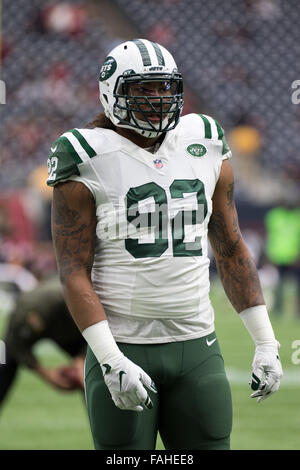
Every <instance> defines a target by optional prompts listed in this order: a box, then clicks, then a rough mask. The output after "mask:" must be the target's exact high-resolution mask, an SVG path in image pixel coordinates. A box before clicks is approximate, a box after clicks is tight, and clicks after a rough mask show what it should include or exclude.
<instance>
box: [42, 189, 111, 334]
mask: <svg viewBox="0 0 300 470" xmlns="http://www.w3.org/2000/svg"><path fill="white" fill-rule="evenodd" d="M51 224H52V238H53V242H54V247H55V251H56V259H57V264H58V270H59V274H60V279H61V282H62V285H63V289H64V296H65V300H66V303H67V305H68V308H69V310H70V312H71V314H72V317H73V319H74V321H75V323H76V324H77V326H78V328H79V329H80V331H83V330H84V329H85V328H87V327H89V326H90V325H92V324H94V323H97V322H99V321H101V320H105V319H106V316H105V312H104V309H103V307H102V305H101V302H100V300H99V298H98V296H97V294H96V293H95V291H94V289H93V286H92V283H91V269H92V266H93V259H94V240H95V236H96V210H95V203H94V199H93V196H92V193H91V192H90V191H89V190H88V189H87V188H86V186H84V185H83V184H82V183H78V182H73V181H68V182H66V183H60V184H58V185H57V186H55V188H54V191H53V203H52V217H51Z"/></svg>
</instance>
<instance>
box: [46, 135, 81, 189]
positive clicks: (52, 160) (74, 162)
mask: <svg viewBox="0 0 300 470" xmlns="http://www.w3.org/2000/svg"><path fill="white" fill-rule="evenodd" d="M80 163H82V160H81V159H80V157H79V155H78V154H77V152H76V151H75V150H74V148H73V147H72V145H71V143H70V142H69V140H68V139H67V137H65V136H64V135H62V136H61V137H59V138H58V139H57V140H56V141H55V142H54V144H53V145H52V147H51V149H50V155H49V158H48V160H47V165H48V179H47V185H48V186H55V185H56V184H57V183H59V182H60V181H62V180H66V179H69V178H70V177H72V176H77V175H79V174H80V172H79V169H78V164H80Z"/></svg>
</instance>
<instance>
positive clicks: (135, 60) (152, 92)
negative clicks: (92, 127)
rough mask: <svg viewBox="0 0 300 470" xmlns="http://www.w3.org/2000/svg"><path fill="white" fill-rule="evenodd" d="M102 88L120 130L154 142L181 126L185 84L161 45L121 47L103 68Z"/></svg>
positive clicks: (106, 105) (108, 113)
mask: <svg viewBox="0 0 300 470" xmlns="http://www.w3.org/2000/svg"><path fill="white" fill-rule="evenodd" d="M129 67H131V68H129ZM99 87H100V100H101V103H102V105H103V107H104V111H105V114H106V116H107V117H108V118H109V119H110V120H111V121H112V122H113V124H115V125H116V126H119V127H124V128H128V129H132V130H134V131H135V132H137V133H139V134H141V135H143V136H144V137H148V138H150V137H155V136H159V135H160V134H162V133H163V132H167V131H169V130H171V129H174V128H175V127H176V125H177V124H178V121H179V118H180V114H181V111H182V107H183V80H182V76H181V74H180V73H179V72H178V70H177V67H176V63H175V61H174V59H173V57H172V56H171V54H170V53H169V52H168V51H167V50H166V49H165V48H163V47H162V46H159V45H158V44H155V43H151V42H150V41H148V40H145V39H143V40H140V39H139V40H134V41H127V42H126V43H123V44H121V45H120V46H117V47H116V48H115V49H114V50H113V51H111V53H110V54H109V56H108V57H107V59H106V61H105V62H104V65H103V66H102V68H101V71H100V78H99Z"/></svg>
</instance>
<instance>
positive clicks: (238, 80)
mask: <svg viewBox="0 0 300 470" xmlns="http://www.w3.org/2000/svg"><path fill="white" fill-rule="evenodd" d="M1 9H2V40H1V80H3V81H4V82H5V84H6V104H5V105H0V106H1V108H0V112H1V120H0V132H1V133H0V135H1V154H0V164H1V170H0V314H1V316H0V319H1V321H0V323H1V329H3V328H4V325H5V323H6V321H7V318H8V316H9V312H10V311H11V309H12V307H13V304H14V301H15V297H16V295H17V293H18V291H22V290H30V289H31V288H32V287H33V286H34V285H35V284H36V283H37V282H38V281H39V280H40V279H44V278H45V277H47V276H49V275H51V274H53V273H54V272H55V271H56V264H55V258H54V253H53V249H52V243H51V234H50V205H51V190H50V189H49V188H47V187H46V185H45V179H46V172H47V169H46V165H45V164H46V160H47V156H48V154H49V149H50V146H51V145H52V143H53V142H54V141H55V140H56V138H57V137H58V136H59V135H60V134H61V133H63V132H65V131H66V130H67V129H72V128H74V127H78V128H80V127H84V125H85V124H86V123H88V122H89V121H91V119H92V118H93V117H94V115H96V114H97V113H98V112H99V111H100V110H101V107H100V102H99V99H98V82H97V78H98V73H99V69H100V65H101V63H102V62H103V59H104V58H105V57H106V54H107V52H109V50H111V49H112V48H113V47H114V46H115V45H117V44H118V43H119V42H122V41H123V40H126V39H132V38H137V37H145V38H148V39H150V40H152V41H155V42H158V43H160V44H162V45H164V46H166V47H167V48H168V49H169V50H170V51H171V52H172V53H173V55H174V57H175V59H176V61H177V64H178V65H179V68H180V70H181V72H182V74H183V77H184V83H185V107H184V114H187V113H189V112H196V113H200V112H201V113H203V114H211V115H212V116H213V117H214V118H216V119H217V120H218V121H219V122H220V123H221V125H222V127H224V129H225V131H226V135H227V140H228V142H229V144H230V146H231V148H232V150H233V154H234V157H233V159H232V165H233V167H234V170H235V174H236V189H235V197H236V203H237V208H238V213H239V218H240V224H241V228H242V230H243V233H244V236H245V238H246V241H247V242H248V245H249V247H250V249H251V251H252V254H253V256H254V258H255V260H256V262H257V265H258V267H259V273H260V277H261V281H262V284H263V288H264V292H265V295H266V300H267V303H268V306H269V309H270V311H272V308H273V306H274V299H275V296H274V293H275V292H276V291H277V290H278V288H279V287H280V286H281V285H283V286H284V289H285V290H284V300H283V306H282V311H281V312H277V315H275V313H274V314H272V322H273V326H274V329H275V332H276V334H277V336H278V339H279V340H280V342H281V356H282V361H283V366H284V370H285V376H284V378H283V381H282V387H281V390H280V392H279V393H278V394H276V395H275V396H274V397H272V398H271V399H270V401H269V400H268V401H267V402H264V404H263V405H256V403H254V402H253V401H252V400H249V398H248V397H249V394H250V391H249V389H248V376H249V372H250V364H251V361H252V355H253V346H252V344H251V340H250V339H249V337H248V334H247V333H246V332H245V331H244V327H243V326H241V324H240V323H241V322H239V321H238V320H237V319H236V318H235V314H234V312H233V309H232V307H231V306H230V305H229V302H227V301H226V300H225V294H223V291H222V289H221V287H220V284H219V281H218V279H217V277H216V273H215V269H214V265H213V263H212V269H211V277H212V300H213V302H214V306H215V310H216V317H217V321H216V325H217V333H218V335H219V339H220V342H221V345H222V347H223V353H224V358H225V363H226V364H227V370H228V375H229V378H230V380H231V383H232V390H233V399H234V419H235V421H234V428H233V434H232V447H233V449H299V448H300V437H299V426H300V411H299V410H300V407H299V387H300V365H299V364H298V363H297V358H299V356H300V354H299V356H297V355H295V353H296V351H295V350H293V349H292V343H293V341H295V340H297V339H299V340H300V330H299V326H300V321H299V320H300V308H299V304H298V303H297V294H298V292H299V263H300V262H299V251H300V246H299V247H298V257H297V259H294V260H293V261H292V262H290V263H289V264H290V265H292V268H293V269H291V270H290V274H289V276H288V277H287V279H286V280H284V281H282V279H281V277H280V266H279V264H280V263H279V264H278V265H275V263H274V260H272V258H271V256H270V253H269V252H268V249H267V241H268V239H267V236H268V232H267V229H268V226H267V225H266V220H267V219H266V216H267V214H268V213H269V211H270V210H271V209H273V208H276V207H279V206H280V207H283V206H284V207H285V208H286V209H287V210H290V211H292V213H293V220H296V223H294V222H293V223H292V224H291V226H286V225H285V230H286V232H285V235H284V236H283V240H284V241H285V240H288V237H289V236H290V235H291V231H293V230H294V231H297V230H298V232H297V234H296V235H294V240H297V236H298V240H300V231H299V226H300V222H299V217H300V216H299V207H300V184H299V183H300V150H299V149H300V145H299V135H300V106H299V105H296V104H293V103H292V99H291V97H292V91H293V90H292V83H293V82H294V81H295V80H297V79H300V61H299V53H300V37H299V36H300V30H299V24H300V5H299V2H298V0H286V1H283V0H282V1H280V0H227V1H222V0H211V1H209V2H207V1H204V0H160V1H157V0H145V1H142V0H131V1H128V0H110V1H109V0H107V1H106V0H98V1H97V0H93V1H92V0H89V1H88V0H85V1H82V0H81V1H80V0H66V1H59V2H58V1H54V0H50V1H47V0H41V1H40V0H31V1H27V0H14V1H13V2H11V1H10V0H2V5H1ZM297 220H298V222H297ZM297 223H298V225H297ZM297 227H298V228H297ZM286 243H287V244H288V241H286ZM283 264H284V263H283ZM297 278H298V284H297ZM298 309H299V310H298ZM280 313H281V314H280ZM293 352H294V360H292V354H293ZM38 354H40V355H41V357H42V359H43V361H45V362H46V363H49V364H54V363H55V364H56V363H60V362H63V361H64V360H65V357H64V356H63V354H62V353H61V352H60V351H58V350H56V349H55V348H53V347H52V345H51V344H48V343H46V344H44V345H41V346H40V347H39V350H38ZM298 362H300V361H298ZM1 367H3V366H1ZM174 412H175V411H174ZM0 448H1V449H89V448H92V442H91V437H90V433H89V427H88V422H87V416H86V413H85V409H84V402H83V400H82V397H81V396H80V395H78V394H77V392H74V393H73V394H64V393H60V392H57V391H55V390H52V389H50V388H49V387H47V386H46V385H45V384H44V383H41V381H40V380H39V379H38V378H36V377H35V376H33V374H32V373H30V372H28V371H26V370H24V371H22V373H21V374H20V375H19V378H18V383H17V384H16V385H15V387H14V390H13V392H12V394H11V395H10V397H9V399H8V400H7V402H6V403H5V406H4V407H3V410H1V414H0ZM158 448H162V447H161V443H160V441H158Z"/></svg>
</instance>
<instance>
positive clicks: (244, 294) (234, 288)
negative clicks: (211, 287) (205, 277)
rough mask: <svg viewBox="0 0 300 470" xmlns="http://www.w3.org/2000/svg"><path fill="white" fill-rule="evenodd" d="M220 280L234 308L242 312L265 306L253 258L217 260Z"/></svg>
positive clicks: (242, 256) (241, 256) (239, 257)
mask: <svg viewBox="0 0 300 470" xmlns="http://www.w3.org/2000/svg"><path fill="white" fill-rule="evenodd" d="M216 263H217V268H218V272H219V275H220V279H221V281H222V284H223V286H224V289H225V292H226V294H227V296H228V298H229V300H230V302H231V303H232V305H233V307H234V308H235V309H236V310H237V311H238V312H241V311H242V310H245V309H246V308H248V307H250V306H255V305H262V304H264V297H263V294H262V290H261V285H260V281H259V277H258V274H257V269H256V266H255V264H254V262H253V259H252V258H251V256H249V255H248V256H245V255H243V254H241V255H240V256H237V257H234V258H229V259H225V258H224V259H223V260H222V259H218V260H216Z"/></svg>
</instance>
